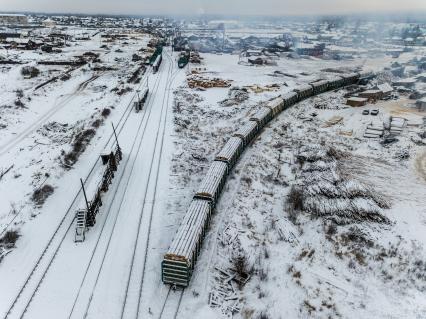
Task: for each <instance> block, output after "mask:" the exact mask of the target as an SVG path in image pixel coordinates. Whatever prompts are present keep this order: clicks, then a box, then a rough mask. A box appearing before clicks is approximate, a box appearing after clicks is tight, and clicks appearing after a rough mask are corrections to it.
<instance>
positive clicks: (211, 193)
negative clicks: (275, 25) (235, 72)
mask: <svg viewBox="0 0 426 319" xmlns="http://www.w3.org/2000/svg"><path fill="white" fill-rule="evenodd" d="M368 76H371V75H370V74H369V75H368ZM359 79H360V74H359V73H351V74H342V75H340V76H336V77H334V78H333V79H331V80H320V81H316V82H313V83H311V84H308V85H302V86H300V87H298V88H296V89H294V90H293V91H290V92H287V93H285V94H283V95H281V96H279V97H277V98H275V99H273V100H271V101H269V102H268V103H267V104H266V107H262V108H260V109H259V111H257V112H256V113H255V114H254V115H252V116H251V117H250V119H249V120H248V121H247V123H246V124H244V125H243V126H242V127H241V128H240V129H239V130H238V131H237V132H235V133H234V134H233V135H232V137H231V138H230V139H229V140H228V141H227V143H226V144H225V145H224V146H223V148H222V149H221V150H220V152H219V153H218V154H217V156H216V157H215V160H214V161H213V163H212V165H211V167H210V169H209V170H208V172H207V174H206V176H205V177H204V179H203V181H202V182H201V185H200V187H199V188H198V189H197V191H196V193H195V195H194V198H193V200H192V202H191V204H190V205H189V208H188V210H187V212H186V214H185V216H184V218H183V220H182V223H181V224H180V226H179V228H178V230H177V233H176V235H175V237H174V239H173V241H172V244H171V245H170V248H169V249H168V251H167V252H166V254H165V255H164V258H163V261H162V266H161V272H162V280H163V282H164V283H165V284H171V285H173V286H181V287H187V286H188V285H189V282H190V279H191V275H192V272H193V270H194V266H195V262H196V260H197V257H198V254H199V253H200V250H201V246H202V242H203V239H204V236H205V234H206V231H207V229H208V226H209V223H210V219H211V215H212V213H213V209H214V207H215V205H216V204H217V202H218V200H219V196H220V193H221V191H222V189H223V187H224V185H225V181H226V178H227V176H228V174H229V172H230V171H231V169H232V168H233V166H234V165H235V164H236V163H237V162H238V159H239V158H240V156H241V154H242V153H243V151H244V149H245V148H246V147H247V146H248V145H249V144H250V143H251V142H252V141H253V140H254V139H255V137H256V135H257V134H258V133H259V132H260V131H261V129H262V128H263V127H265V126H266V125H267V124H268V123H269V122H270V121H271V120H272V119H273V118H274V117H275V116H277V115H278V114H280V113H281V112H282V111H283V110H285V109H287V108H288V107H290V106H292V105H294V104H295V103H297V102H299V101H302V100H304V99H307V98H309V97H311V96H314V95H317V94H320V93H323V92H326V91H328V90H333V89H338V88H342V87H344V86H346V85H351V84H355V83H357V81H358V80H359Z"/></svg>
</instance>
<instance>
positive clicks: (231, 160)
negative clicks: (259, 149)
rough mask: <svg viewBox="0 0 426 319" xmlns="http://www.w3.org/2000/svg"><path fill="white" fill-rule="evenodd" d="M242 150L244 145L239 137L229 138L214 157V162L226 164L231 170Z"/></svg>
mask: <svg viewBox="0 0 426 319" xmlns="http://www.w3.org/2000/svg"><path fill="white" fill-rule="evenodd" d="M243 149H244V143H243V141H242V139H241V138H239V137H231V138H230V139H229V140H228V142H226V144H225V146H224V147H223V148H222V150H221V151H220V152H219V153H218V154H217V155H216V158H215V161H221V162H225V163H227V164H228V169H231V168H232V167H233V166H234V165H235V163H236V162H237V160H238V157H239V156H240V154H241V152H242V151H243Z"/></svg>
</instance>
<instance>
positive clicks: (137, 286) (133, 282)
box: [120, 53, 179, 318]
mask: <svg viewBox="0 0 426 319" xmlns="http://www.w3.org/2000/svg"><path fill="white" fill-rule="evenodd" d="M166 56H167V59H168V60H169V61H170V63H171V64H172V63H173V60H172V59H171V58H170V56H169V55H168V54H167V53H166ZM178 72H179V70H178V69H176V70H175V71H174V72H173V68H169V74H168V83H167V86H166V90H165V92H164V95H163V102H162V109H161V113H162V115H163V113H164V117H163V120H162V123H160V126H161V125H162V127H161V131H160V126H159V127H158V131H157V134H156V140H155V144H156V145H157V142H158V139H159V138H160V141H159V151H158V153H159V159H158V161H157V163H158V165H157V168H156V172H155V177H154V181H153V182H151V177H152V173H153V169H152V168H153V165H152V164H153V163H154V158H155V152H153V154H152V158H151V167H150V171H149V176H148V180H147V184H146V188H145V193H144V195H143V201H142V208H141V212H140V215H139V220H138V230H137V234H136V238H135V241H134V244H133V251H132V259H131V263H130V269H129V272H128V277H127V283H126V291H125V297H124V302H123V306H122V309H121V314H120V318H125V317H131V318H132V317H138V316H139V312H140V303H141V298H142V288H143V284H144V278H145V273H146V261H147V255H148V248H149V240H150V237H151V225H152V216H153V212H154V201H155V198H156V196H157V185H158V179H159V173H160V165H161V162H162V155H163V145H164V135H165V130H166V122H167V116H168V111H169V105H170V89H171V86H172V84H173V81H174V79H175V77H176V75H177V74H178ZM164 108H165V112H164ZM157 149H158V148H157V147H156V150H157ZM149 184H151V185H152V184H153V185H154V186H153V191H152V196H151V198H152V200H148V199H147V195H148V186H149ZM147 205H151V207H150V209H149V211H148V217H147V218H148V227H147V228H148V229H147V230H146V232H145V233H146V234H147V235H146V236H147V238H146V240H145V242H144V243H145V245H144V248H143V249H142V250H139V249H138V247H139V246H140V245H139V240H140V232H141V224H142V219H143V217H144V216H145V214H144V212H145V211H146V206H147ZM139 251H143V256H140V257H139V258H137V252H139ZM136 264H137V267H135V265H136ZM139 267H142V269H143V271H142V273H141V278H140V279H139V278H138V277H139V276H140V275H139V273H140V268H139ZM135 269H137V270H138V271H137V272H136V271H135ZM130 286H132V287H130ZM129 291H132V292H134V291H137V298H136V300H133V304H134V303H136V312H135V313H134V314H133V315H134V316H132V315H131V314H130V311H131V310H130V308H131V307H129V306H128V304H129V303H128V299H130V298H129ZM134 299H135V298H134Z"/></svg>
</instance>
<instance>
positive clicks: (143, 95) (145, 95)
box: [134, 87, 149, 112]
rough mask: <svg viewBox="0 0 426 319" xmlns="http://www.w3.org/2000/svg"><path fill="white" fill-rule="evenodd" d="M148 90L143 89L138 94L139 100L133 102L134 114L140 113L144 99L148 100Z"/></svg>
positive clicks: (146, 88)
mask: <svg viewBox="0 0 426 319" xmlns="http://www.w3.org/2000/svg"><path fill="white" fill-rule="evenodd" d="M148 93H149V89H148V87H144V88H143V89H142V91H141V93H140V95H139V94H138V97H139V99H138V100H137V101H135V102H134V106H135V110H136V112H138V111H141V110H142V108H143V106H144V105H145V102H146V99H147V98H148Z"/></svg>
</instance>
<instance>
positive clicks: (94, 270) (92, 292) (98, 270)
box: [69, 76, 160, 318]
mask: <svg viewBox="0 0 426 319" xmlns="http://www.w3.org/2000/svg"><path fill="white" fill-rule="evenodd" d="M159 83H160V76H159V77H157V79H156V83H155V85H154V90H153V92H152V95H151V96H150V97H152V96H154V95H155V94H156V92H157V91H158V87H159ZM147 102H148V103H147V104H148V105H149V114H148V118H147V120H146V121H145V125H144V128H143V131H142V135H141V136H140V138H139V144H138V146H137V149H136V152H135V156H134V161H133V163H132V167H131V170H130V174H129V178H128V179H127V180H126V184H125V186H124V190H123V191H122V192H121V197H120V199H119V201H118V203H119V204H118V209H117V214H116V216H115V219H114V223H113V225H112V230H111V233H110V234H109V236H108V237H106V236H104V238H108V242H107V243H106V248H105V250H104V251H103V254H102V259H101V263H100V265H98V266H95V265H93V260H94V254H95V252H96V250H97V249H98V242H99V240H100V239H101V236H102V233H103V231H104V228H102V230H101V234H100V235H99V237H98V242H97V244H96V246H95V248H94V250H93V253H92V256H91V259H90V262H89V264H88V265H87V268H86V270H85V274H84V277H83V280H82V282H81V284H80V288H79V292H78V294H77V296H76V298H75V300H74V304H73V308H72V310H71V313H70V315H69V318H72V317H77V318H81V316H79V315H78V314H75V313H78V310H77V311H76V310H75V309H76V308H77V307H78V306H79V304H81V303H82V302H79V300H85V299H86V297H87V299H88V300H89V301H88V303H87V305H86V306H85V307H84V308H85V309H84V311H83V312H84V314H82V316H83V317H84V318H86V317H87V316H88V313H89V310H90V307H91V304H92V300H93V298H94V297H95V291H96V289H97V285H98V282H99V278H100V275H101V273H102V270H103V267H104V264H105V259H106V257H107V253H108V252H109V247H110V244H111V240H112V239H113V236H114V232H115V230H116V225H117V220H118V218H119V215H120V212H121V211H122V206H123V203H124V201H125V194H126V191H127V189H128V187H129V183H130V180H131V176H132V175H133V170H134V164H135V162H136V160H137V158H138V157H137V155H138V154H140V153H141V145H142V141H143V139H144V137H145V132H146V128H147V123H148V122H149V120H150V117H151V113H152V110H153V107H154V105H153V103H151V102H152V99H151V98H150V99H149V100H148V101H147ZM145 114H146V113H145ZM142 123H143V121H142V122H141V125H142ZM115 199H116V197H115V196H114V197H113V198H112V199H111V204H112V202H113V201H115ZM110 209H111V207H110V208H109V209H108V214H109V211H110ZM107 219H108V217H106V218H105V221H106V220H107ZM104 225H105V224H104ZM104 225H103V226H104ZM90 271H91V272H92V273H94V274H96V277H95V282H94V283H93V287H92V288H90V292H87V291H83V290H85V289H84V285H88V283H87V280H86V279H87V278H88V276H89V275H88V274H89V272H90ZM86 290H87V289H86ZM84 293H86V295H84ZM87 294H90V295H89V296H87ZM80 306H81V305H80ZM81 312H82V311H81V310H80V313H81Z"/></svg>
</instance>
